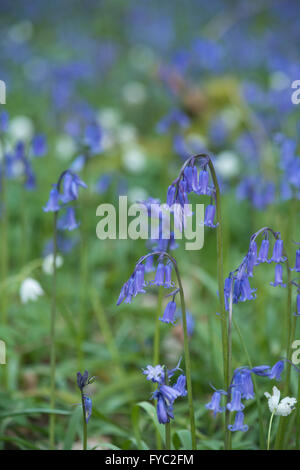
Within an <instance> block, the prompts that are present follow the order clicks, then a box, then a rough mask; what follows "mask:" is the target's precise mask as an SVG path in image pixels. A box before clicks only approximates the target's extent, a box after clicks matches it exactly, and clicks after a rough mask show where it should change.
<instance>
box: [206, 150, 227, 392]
mask: <svg viewBox="0 0 300 470" xmlns="http://www.w3.org/2000/svg"><path fill="white" fill-rule="evenodd" d="M208 166H209V169H210V174H211V177H212V180H213V183H214V187H215V190H216V218H217V224H218V225H217V260H218V289H219V299H220V306H221V312H220V313H221V328H222V349H223V370H224V382H225V387H226V389H227V388H228V387H229V384H230V377H231V371H230V370H229V364H230V363H231V357H229V354H230V355H231V348H230V347H229V343H228V332H227V315H226V310H225V301H224V295H223V290H224V275H223V230H222V212H221V195H220V187H219V183H218V179H217V176H216V172H215V169H214V166H213V163H212V161H211V159H209V162H208ZM229 349H230V351H229Z"/></svg>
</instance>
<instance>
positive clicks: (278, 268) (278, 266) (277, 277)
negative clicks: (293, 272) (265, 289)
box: [270, 264, 286, 287]
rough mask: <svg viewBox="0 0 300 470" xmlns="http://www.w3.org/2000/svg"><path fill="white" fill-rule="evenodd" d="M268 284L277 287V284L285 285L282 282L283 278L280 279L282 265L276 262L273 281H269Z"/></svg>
mask: <svg viewBox="0 0 300 470" xmlns="http://www.w3.org/2000/svg"><path fill="white" fill-rule="evenodd" d="M270 285H271V286H273V287H277V286H282V287H286V284H284V283H283V280H282V265H281V264H276V266H275V281H274V282H270Z"/></svg>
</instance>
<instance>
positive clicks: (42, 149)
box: [31, 134, 47, 157]
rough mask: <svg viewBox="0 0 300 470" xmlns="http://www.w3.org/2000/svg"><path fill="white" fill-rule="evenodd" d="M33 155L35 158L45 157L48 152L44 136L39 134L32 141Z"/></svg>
mask: <svg viewBox="0 0 300 470" xmlns="http://www.w3.org/2000/svg"><path fill="white" fill-rule="evenodd" d="M31 149H32V153H33V155H34V156H35V157H43V156H44V155H45V154H46V152H47V140H46V137H45V136H44V135H43V134H37V135H35V136H34V137H33V139H32V141H31Z"/></svg>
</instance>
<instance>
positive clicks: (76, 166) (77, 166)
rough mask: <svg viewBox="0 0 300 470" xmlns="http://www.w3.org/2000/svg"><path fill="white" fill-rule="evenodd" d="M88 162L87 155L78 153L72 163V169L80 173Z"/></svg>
mask: <svg viewBox="0 0 300 470" xmlns="http://www.w3.org/2000/svg"><path fill="white" fill-rule="evenodd" d="M85 162H86V157H85V156H84V155H78V156H77V157H76V158H75V160H73V162H72V163H71V165H70V170H71V171H72V172H75V173H79V172H80V171H82V170H83V168H84V165H85Z"/></svg>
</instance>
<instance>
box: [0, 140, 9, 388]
mask: <svg viewBox="0 0 300 470" xmlns="http://www.w3.org/2000/svg"><path fill="white" fill-rule="evenodd" d="M1 147H2V153H3V155H4V141H3V137H2V138H1ZM0 178H1V179H0V186H1V189H0V211H1V213H0V224H1V225H0V229H1V232H0V238H1V242H0V243H1V253H0V256H1V267H0V269H1V271H0V276H1V277H0V281H1V283H4V282H5V281H6V278H7V275H8V239H7V233H8V216H7V203H6V184H5V183H6V181H5V174H4V171H1V176H0ZM6 324H7V303H6V293H5V290H3V291H2V294H1V326H2V327H5V326H6ZM7 385H8V384H7V367H3V387H4V388H5V389H6V388H7Z"/></svg>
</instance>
